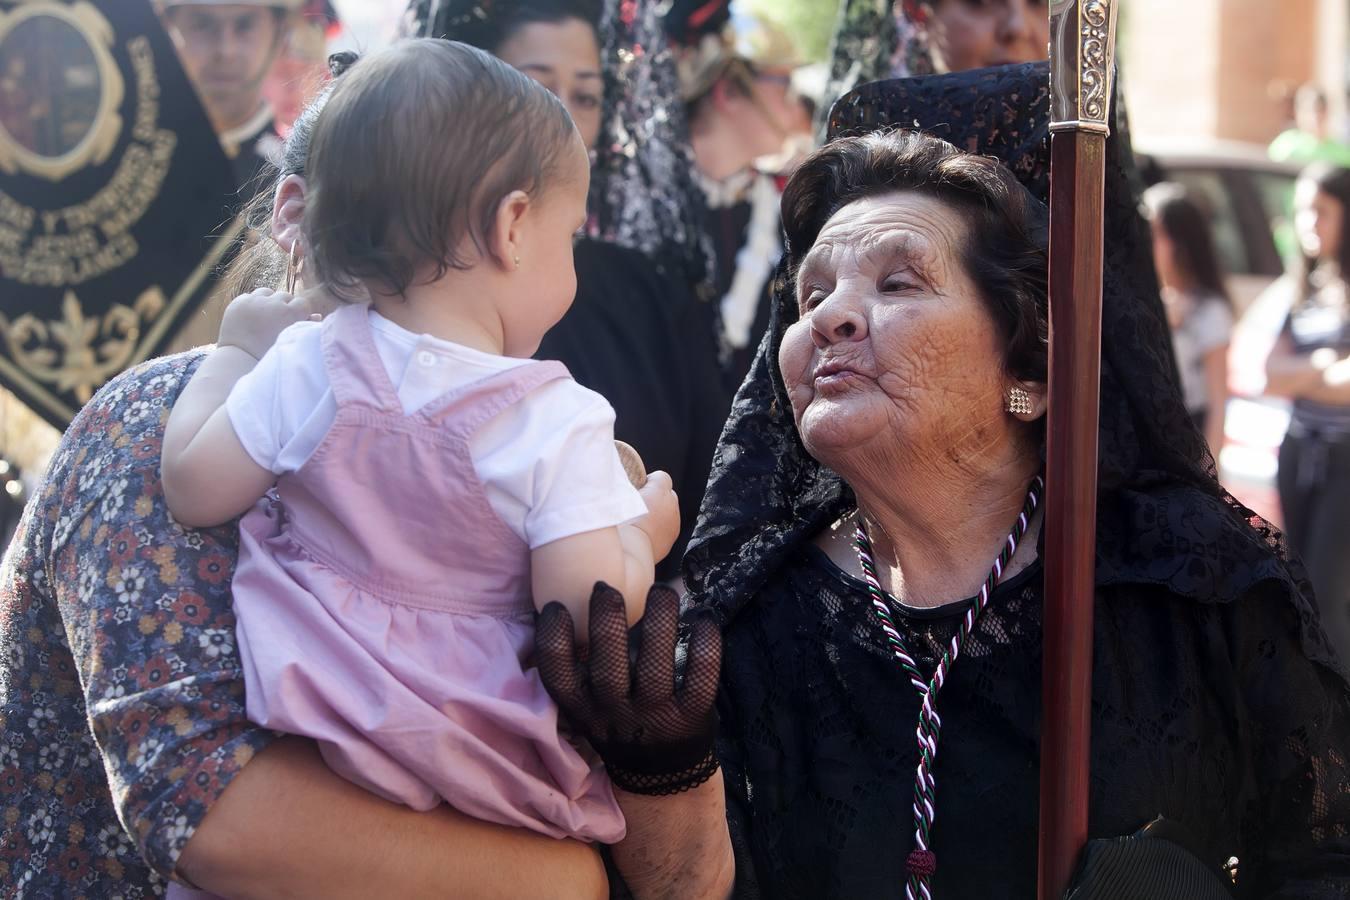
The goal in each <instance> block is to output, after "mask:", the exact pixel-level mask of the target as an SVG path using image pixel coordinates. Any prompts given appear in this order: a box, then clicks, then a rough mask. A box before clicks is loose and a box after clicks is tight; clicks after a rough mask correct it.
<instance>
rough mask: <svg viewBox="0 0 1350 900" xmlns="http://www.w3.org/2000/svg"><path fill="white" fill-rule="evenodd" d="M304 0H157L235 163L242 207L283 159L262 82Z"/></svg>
mask: <svg viewBox="0 0 1350 900" xmlns="http://www.w3.org/2000/svg"><path fill="white" fill-rule="evenodd" d="M300 3H301V0H160V8H161V10H162V15H163V20H164V25H165V28H166V29H167V30H168V31H169V34H170V35H172V36H173V39H174V44H175V45H176V46H177V48H178V56H179V59H180V60H182V63H183V68H184V69H185V70H187V74H188V77H189V78H191V79H192V83H193V85H194V86H195V87H196V89H197V95H198V96H199V97H200V98H201V101H202V106H203V107H204V108H205V109H206V114H207V117H208V118H210V120H211V124H212V125H213V126H214V127H215V129H216V134H217V135H218V136H219V137H220V143H221V146H222V147H224V149H225V154H226V156H228V157H229V158H230V159H231V161H232V162H233V164H234V171H235V179H236V183H237V184H238V186H239V189H240V197H239V204H240V205H243V204H244V203H247V202H248V200H249V199H250V198H251V196H252V195H253V193H255V192H256V191H258V190H260V189H262V188H263V187H265V186H267V184H266V183H267V180H268V179H267V174H268V172H269V171H271V170H272V169H273V167H275V166H276V164H277V162H278V161H279V159H280V156H281V138H280V136H279V135H278V134H277V130H276V125H275V115H274V113H273V110H272V107H271V105H270V104H269V103H268V102H267V101H266V100H265V99H264V98H263V82H264V81H265V80H266V78H267V74H268V72H270V71H271V69H272V64H273V63H274V62H275V61H276V58H277V55H278V54H279V53H280V52H281V49H282V47H283V46H284V44H285V41H286V37H287V33H288V31H289V30H290V26H291V20H292V17H293V15H294V14H295V11H296V10H297V9H298V8H299V6H300Z"/></svg>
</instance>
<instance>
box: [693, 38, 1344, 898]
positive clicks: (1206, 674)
mask: <svg viewBox="0 0 1350 900" xmlns="http://www.w3.org/2000/svg"><path fill="white" fill-rule="evenodd" d="M1047 81H1048V72H1047V68H1046V66H1045V64H1044V63H1041V64H1031V65H1025V66H1014V67H1005V68H1000V69H988V70H982V71H977V72H969V73H962V74H960V75H947V76H927V77H921V78H914V79H906V80H899V81H890V82H882V83H878V84H871V85H866V86H864V87H862V88H859V89H858V90H856V91H854V92H852V93H851V94H849V95H848V96H846V97H844V98H843V99H841V100H840V101H839V102H838V103H837V104H836V105H835V107H834V109H833V111H832V114H831V122H830V126H831V134H832V135H839V134H845V133H854V132H858V131H865V130H870V129H879V128H889V127H906V128H921V129H924V130H927V131H930V132H931V133H933V134H936V135H938V136H941V137H943V138H945V139H946V140H948V141H950V142H952V143H953V144H955V145H956V146H957V147H960V148H963V149H965V150H967V151H970V152H975V153H981V154H987V155H992V156H996V157H997V158H998V159H1000V161H1001V162H1003V163H1004V164H1005V165H1007V166H1008V167H1009V168H1010V169H1011V170H1012V171H1013V172H1015V173H1016V174H1017V176H1018V178H1019V179H1020V180H1021V182H1022V184H1023V185H1024V186H1026V188H1027V189H1028V190H1029V191H1030V192H1031V193H1032V194H1034V195H1035V196H1037V197H1039V198H1041V200H1042V201H1044V200H1045V199H1046V198H1047V195H1048V188H1049V175H1050V173H1049V153H1048V140H1047V138H1048V120H1049V113H1048V95H1047V91H1046V84H1047ZM1106 179H1107V184H1106V197H1107V207H1106V259H1105V284H1104V297H1103V360H1102V384H1101V398H1102V404H1101V422H1100V448H1101V451H1100V452H1101V458H1100V471H1099V474H1100V479H1099V490H1100V496H1099V501H1098V510H1099V519H1098V528H1097V568H1096V577H1097V585H1098V588H1097V596H1096V604H1095V609H1096V624H1095V642H1096V655H1095V659H1094V673H1095V678H1094V687H1093V760H1092V764H1093V779H1092V801H1091V802H1092V822H1091V828H1092V835H1093V836H1094V837H1113V836H1118V835H1124V834H1128V833H1130V832H1132V831H1134V830H1135V829H1137V828H1139V827H1140V826H1142V825H1143V824H1145V823H1146V822H1147V821H1149V820H1150V819H1152V818H1153V817H1154V816H1157V815H1164V816H1166V817H1167V818H1168V819H1169V820H1175V821H1178V822H1180V823H1182V825H1184V826H1185V827H1186V828H1187V829H1189V830H1191V831H1192V832H1193V833H1194V834H1195V836H1196V838H1197V840H1198V841H1199V847H1200V852H1201V853H1202V855H1203V857H1204V860H1205V862H1206V863H1207V864H1211V865H1212V866H1213V867H1215V868H1217V867H1218V866H1220V865H1222V864H1223V863H1224V861H1225V860H1226V859H1227V856H1226V854H1229V853H1231V854H1232V855H1234V856H1237V857H1239V864H1238V873H1239V874H1238V885H1237V894H1238V895H1239V896H1244V897H1278V898H1290V900H1292V898H1295V897H1299V898H1310V897H1316V898H1334V897H1350V836H1348V825H1350V700H1348V699H1347V696H1348V693H1347V689H1346V682H1345V679H1344V676H1343V674H1342V670H1341V668H1340V665H1339V663H1338V662H1337V661H1336V659H1335V657H1334V654H1333V651H1332V649H1331V647H1330V646H1329V644H1328V643H1327V640H1326V637H1325V635H1324V634H1323V632H1322V629H1321V627H1320V625H1319V624H1318V622H1317V617H1316V613H1315V611H1314V607H1313V605H1312V604H1311V602H1310V591H1309V588H1308V585H1307V581H1306V579H1305V577H1304V574H1303V571H1302V568H1301V566H1300V565H1299V564H1298V563H1297V562H1296V561H1294V560H1292V559H1290V557H1289V554H1288V552H1287V550H1286V548H1285V545H1284V541H1283V538H1282V536H1281V535H1280V534H1279V532H1278V531H1276V530H1275V529H1274V528H1273V527H1271V526H1270V525H1269V524H1268V523H1266V522H1264V521H1263V520H1261V519H1260V518H1259V517H1257V516H1256V515H1254V514H1253V513H1252V512H1251V511H1250V510H1247V509H1246V508H1244V507H1243V506H1242V505H1241V504H1239V503H1238V502H1237V501H1236V500H1234V499H1233V498H1232V497H1231V496H1230V495H1229V494H1228V493H1227V492H1226V491H1224V490H1223V489H1222V488H1221V487H1220V486H1219V484H1218V482H1217V480H1216V479H1215V473H1214V463H1213V460H1212V459H1211V458H1210V456H1209V455H1208V452H1207V451H1206V449H1205V447H1204V443H1203V441H1202V439H1201V437H1200V435H1199V433H1198V432H1197V431H1196V429H1195V428H1194V426H1193V425H1192V424H1191V423H1190V421H1189V419H1188V417H1187V416H1186V412H1185V408H1184V406H1183V404H1182V401H1181V396H1180V392H1179V388H1178V384H1177V378H1176V375H1175V365H1174V362H1173V359H1172V353H1171V344H1170V340H1169V337H1168V333H1167V326H1166V323H1165V320H1164V316H1163V310H1162V306H1161V303H1160V300H1159V297H1158V292H1157V288H1156V281H1155V276H1154V271H1153V266H1152V259H1151V252H1150V251H1151V248H1150V241H1149V234H1148V231H1147V226H1146V225H1145V223H1144V222H1143V220H1142V219H1141V217H1140V216H1139V213H1138V208H1137V204H1136V202H1135V197H1136V192H1135V191H1133V190H1132V189H1131V185H1132V183H1133V162H1132V159H1131V156H1130V153H1129V148H1128V141H1127V140H1125V139H1123V138H1122V137H1121V135H1120V131H1119V129H1117V130H1116V133H1115V135H1114V136H1113V137H1112V139H1111V140H1110V142H1109V144H1108V149H1107V173H1106ZM796 251H797V248H794V252H796ZM796 308H797V306H796V302H795V298H794V297H793V292H792V285H791V283H790V282H789V281H788V280H787V279H786V278H785V277H783V273H782V272H781V271H780V273H779V278H778V281H777V289H776V293H775V303H774V308H773V320H772V323H771V325H770V329H769V332H768V334H767V335H766V336H765V339H764V341H763V343H762V344H761V346H760V348H759V352H758V355H757V357H756V359H755V362H754V365H753V367H752V369H751V371H750V374H749V376H748V377H747V379H746V381H745V382H744V384H743V385H742V386H741V389H740V391H739V393H738V395H737V398H736V401H735V405H734V407H733V410H732V414H731V417H730V419H729V421H728V423H727V426H726V428H725V429H724V431H723V434H722V439H721V443H720V445H719V448H718V451H717V455H716V457H715V460H714V466H713V474H712V479H711V481H710V484H709V487H708V491H707V494H706V495H705V497H704V501H703V506H702V510H701V515H700V519H699V523H698V526H697V528H696V531H695V535H694V538H693V541H692V542H691V545H690V550H689V552H688V554H687V555H686V557H685V573H686V582H687V584H688V585H689V587H690V590H691V602H692V603H693V604H694V605H701V606H703V607H705V608H707V609H709V610H711V612H712V613H713V614H714V615H715V616H716V617H717V618H718V619H719V620H720V621H721V622H722V623H723V626H724V632H725V635H726V647H725V656H724V667H723V680H722V694H721V701H720V703H719V712H720V715H721V717H722V726H721V727H722V736H721V739H720V741H719V754H720V755H721V757H722V764H723V768H724V770H725V777H726V782H727V786H728V805H729V815H730V819H731V825H732V834H733V843H734V845H735V847H736V851H737V866H738V868H737V879H738V882H737V895H738V896H740V897H758V896H765V897H804V898H805V897H810V898H826V897H872V896H900V894H901V891H902V881H903V871H902V865H903V860H904V858H905V855H906V854H907V853H908V852H909V850H910V849H911V846H912V826H911V824H910V823H909V803H910V793H911V785H912V778H913V771H914V764H915V753H916V750H915V743H914V737H913V723H914V719H915V715H916V712H917V710H916V702H917V701H916V700H915V699H914V692H913V691H912V690H909V688H908V685H907V684H906V683H905V682H904V679H903V678H902V677H901V676H900V674H899V673H898V672H897V670H896V666H895V662H894V660H893V659H891V658H890V653H889V652H888V651H887V648H886V646H885V644H884V641H883V639H882V636H881V634H880V632H879V630H878V629H877V628H876V624H875V622H874V621H872V618H871V616H870V614H869V609H868V606H867V599H866V592H865V589H864V588H863V586H862V585H861V583H855V581H854V580H851V579H850V578H849V577H848V576H846V575H844V574H843V573H841V572H839V571H838V570H837V569H833V568H832V566H831V565H830V564H829V563H828V561H826V560H825V559H824V557H823V556H822V555H821V554H819V552H818V551H816V550H815V548H814V547H812V546H811V543H810V542H811V539H812V538H813V537H814V536H815V535H816V534H817V533H818V532H819V531H820V530H821V529H822V528H823V527H825V526H826V525H827V524H828V523H830V522H833V521H834V520H836V519H837V518H839V517H840V516H841V515H842V514H844V513H845V512H847V511H848V510H849V509H850V508H851V507H852V505H853V502H854V501H853V498H852V496H851V493H850V491H849V489H848V487H847V485H846V484H844V483H843V482H842V481H841V479H840V478H839V477H838V476H837V475H835V474H834V473H833V472H831V471H829V470H827V469H825V468H823V467H822V466H820V465H819V464H818V463H816V462H815V460H813V459H811V457H810V456H809V455H808V454H807V453H806V451H805V449H804V448H803V446H802V444H801V442H800V440H799V439H798V437H797V433H796V429H795V427H794V424H793V420H792V414H791V407H790V405H789V404H788V402H787V398H786V393H785V391H784V389H783V385H782V383H781V380H780V378H779V374H778V370H777V365H776V360H777V356H778V347H779V342H780V340H781V336H782V334H783V332H784V330H785V329H786V327H787V326H788V324H789V323H790V322H792V321H793V320H794V319H795V317H796ZM1047 478H1051V479H1052V478H1054V472H1049V473H1047ZM1028 571H1031V570H1028ZM1042 594H1043V591H1042V584H1041V574H1040V569H1039V566H1037V567H1036V568H1035V571H1034V572H1031V574H1029V575H1027V577H1026V578H1025V579H1023V580H1020V581H1018V583H1009V584H1007V585H1004V586H1001V587H1000V588H999V590H998V591H997V592H996V594H995V597H994V600H993V603H992V604H991V606H990V609H989V611H988V612H987V613H986V614H985V618H984V619H983V620H982V623H981V625H980V628H979V629H978V630H977V633H976V634H975V635H973V636H972V643H971V645H970V650H969V652H968V654H966V656H964V657H963V659H962V663H961V664H960V665H957V666H956V667H955V669H954V670H953V673H952V675H951V677H950V679H949V681H948V684H947V687H946V688H945V690H944V693H943V717H944V723H945V724H944V729H943V732H944V735H943V746H942V756H941V757H940V759H939V760H938V763H937V777H938V780H939V782H940V783H941V784H942V785H943V788H942V792H941V794H940V809H939V812H938V816H937V824H936V830H935V836H936V837H935V844H934V848H935V849H936V851H937V855H938V868H937V874H936V875H935V880H934V887H935V889H937V893H938V894H940V895H941V896H942V897H944V898H952V897H975V896H979V897H1026V896H1032V895H1033V894H1034V883H1035V833H1036V809H1037V796H1036V779H1037V765H1038V759H1039V752H1038V740H1039V730H1040V721H1039V716H1040V684H1041V680H1040V679H1041V672H1040V660H1041V650H1042V647H1041V643H1040V640H1041V638H1040V634H1041V622H1040V609H1041V600H1042ZM960 612H961V611H960V610H959V609H951V608H944V609H943V610H941V611H934V612H933V613H930V614H926V615H925V614H916V615H913V616H902V617H900V618H899V619H898V620H897V622H896V624H897V627H898V628H900V630H901V631H902V633H903V634H904V636H905V641H906V644H907V645H909V646H911V647H914V648H919V650H920V655H921V656H922V655H924V654H923V649H924V648H928V650H929V651H930V652H929V653H928V656H929V657H931V656H932V653H933V652H934V651H935V648H938V647H940V646H941V645H942V643H943V642H944V641H946V640H947V639H949V638H950V635H951V632H952V630H953V629H954V628H955V627H956V626H957V623H958V622H959V620H960ZM932 662H933V660H932V659H931V658H929V659H921V660H920V663H921V666H922V667H924V668H925V669H927V668H929V667H931V665H932ZM954 860H955V862H953V861H954ZM1244 867H1245V869H1244ZM1244 872H1245V874H1244Z"/></svg>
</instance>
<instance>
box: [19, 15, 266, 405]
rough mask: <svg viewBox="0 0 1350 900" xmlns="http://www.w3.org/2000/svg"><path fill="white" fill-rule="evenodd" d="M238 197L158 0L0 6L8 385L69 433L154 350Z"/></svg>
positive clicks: (226, 227) (199, 278)
mask: <svg viewBox="0 0 1350 900" xmlns="http://www.w3.org/2000/svg"><path fill="white" fill-rule="evenodd" d="M234 192H235V184H234V176H233V174H232V172H231V169H230V165H229V163H228V161H227V160H226V158H225V154H224V152H223V151H222V150H221V147H220V142H219V141H218V140H217V138H216V135H215V132H214V131H213V130H212V128H211V125H210V123H209V122H208V121H207V118H206V115H205V113H204V112H203V111H202V109H201V106H200V104H199V102H198V100H197V97H196V95H195V93H194V92H193V89H192V86H191V84H190V83H189V81H188V79H187V76H186V75H185V74H184V73H183V70H182V68H181V66H180V65H179V62H178V58H177V56H176V55H175V54H174V50H173V46H172V44H171V43H170V40H169V37H168V35H167V34H166V33H165V32H164V30H163V28H162V27H161V25H160V23H159V19H158V17H157V16H156V15H155V12H154V10H153V9H152V8H151V5H150V0H97V2H90V0H76V2H68V0H20V2H17V3H15V2H13V0H0V384H3V385H4V387H6V388H8V389H10V390H11V391H13V392H14V393H15V394H17V395H18V396H19V397H20V398H22V399H23V401H24V402H25V403H27V404H29V405H30V406H32V408H33V409H34V410H36V411H37V412H38V413H39V414H40V415H42V416H43V417H44V418H46V419H47V420H48V421H50V422H52V424H54V425H56V426H57V427H58V428H64V427H65V426H66V424H68V423H69V421H70V419H71V418H72V417H73V416H74V414H75V412H76V411H77V410H78V409H79V408H80V407H81V406H82V405H83V404H84V403H85V402H86V401H87V400H88V399H89V397H90V396H91V395H92V394H93V392H94V391H95V390H97V389H98V387H99V386H100V385H102V384H103V383H104V382H105V381H107V380H108V379H109V378H111V377H112V376H113V375H116V374H117V373H118V372H121V371H122V370H123V369H125V368H127V367H128V366H131V365H134V364H136V363H138V362H140V361H142V360H144V359H146V358H148V357H150V356H153V355H154V354H155V353H156V352H158V351H159V350H160V348H161V347H163V346H164V344H165V342H166V341H167V340H168V339H169V338H170V337H171V336H172V335H173V333H174V331H175V329H176V327H177V326H178V325H179V324H180V323H181V322H182V320H183V318H184V316H185V314H186V313H188V312H190V311H191V310H193V309H194V308H196V307H197V305H198V304H199V303H200V301H201V299H202V298H203V297H204V295H205V294H206V293H207V291H208V290H209V289H210V287H211V285H212V283H213V280H214V276H215V274H216V271H217V269H218V267H219V266H220V264H221V263H222V262H223V261H225V259H226V257H227V255H228V254H229V253H230V252H231V250H232V248H233V243H234V239H235V237H236V236H237V234H238V228H239V226H238V223H237V222H235V221H232V219H231V216H230V214H229V212H228V211H227V210H228V209H229V207H230V205H231V204H232V203H235V202H237V198H235V196H234Z"/></svg>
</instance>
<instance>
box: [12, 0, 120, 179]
mask: <svg viewBox="0 0 1350 900" xmlns="http://www.w3.org/2000/svg"><path fill="white" fill-rule="evenodd" d="M44 19H45V20H47V21H46V22H43V21H42V20H44ZM44 27H45V29H46V33H47V35H48V36H51V35H55V34H57V33H59V32H60V31H61V30H63V29H64V30H67V31H69V32H73V34H68V35H66V36H65V37H66V38H67V40H69V38H71V37H75V38H76V39H78V40H79V41H80V42H82V43H81V46H79V47H78V48H76V49H75V53H76V54H77V55H78V56H81V57H83V56H84V55H86V54H87V56H88V62H89V64H92V67H93V71H92V72H90V71H88V66H87V65H82V64H80V63H82V62H83V60H74V59H67V60H65V62H66V63H67V66H66V67H65V68H64V69H61V70H60V75H61V76H62V79H61V82H62V84H61V86H62V88H63V89H64V90H65V91H66V92H67V97H68V98H75V99H72V100H71V101H70V103H69V104H67V103H66V99H67V98H58V97H57V96H55V92H53V94H52V95H49V96H45V97H43V96H33V95H29V94H28V93H26V89H27V88H29V87H31V84H30V83H28V82H27V81H26V79H31V75H32V73H29V72H28V71H27V67H28V65H29V64H30V63H32V62H34V59H33V58H32V56H26V55H25V54H24V52H23V51H24V50H26V49H31V48H33V47H34V46H36V44H35V37H34V34H36V33H40V31H39V30H40V29H43V28H44ZM21 29H23V30H24V33H23V34H20V35H19V36H18V37H15V35H16V33H18V32H19V31H20V30H21ZM29 32H32V33H34V34H30V33H29ZM12 37H13V38H14V40H13V41H12V42H11V44H10V46H8V47H7V46H6V42H7V41H10V39H11V38H12ZM114 37H115V36H114V33H113V27H112V25H110V24H109V23H108V20H107V19H106V18H104V17H103V14H102V13H100V12H99V11H98V9H97V8H95V7H94V6H93V4H91V3H88V2H86V0H80V2H78V3H75V4H74V5H71V6H68V5H66V4H62V3H56V2H53V0H33V2H29V3H26V4H22V5H20V6H19V7H18V8H17V9H14V10H13V11H11V12H0V59H3V61H4V63H5V65H4V68H3V70H0V90H3V92H4V98H5V100H6V101H11V100H15V99H17V100H19V101H22V100H25V99H26V100H27V101H28V102H27V104H26V105H24V104H22V103H13V102H6V103H4V104H0V106H2V107H3V108H5V109H6V110H7V111H8V112H9V116H7V117H0V171H4V172H6V173H7V174H10V175H15V174H18V173H20V172H23V173H25V174H28V175H34V176H36V177H39V178H45V179H47V180H49V181H60V180H62V179H63V178H65V177H66V176H68V175H70V174H71V173H73V172H78V171H80V170H81V169H84V168H85V167H86V166H89V165H99V164H102V163H104V162H106V161H107V159H108V156H109V155H110V154H111V153H112V151H113V148H114V147H115V146H116V145H117V139H118V136H119V135H120V134H121V133H122V117H121V115H120V114H119V113H118V109H119V108H120V107H121V105H122V98H123V95H124V92H125V85H124V84H123V81H122V73H121V71H120V70H119V69H118V67H117V63H116V61H115V60H114V59H113V57H112V47H113V41H114ZM43 49H47V50H50V49H51V48H49V47H44V48H43ZM66 49H70V47H69V46H67V48H66ZM46 62H52V60H50V59H48V60H46ZM91 77H92V78H93V81H92V82H91V81H90V80H89V79H90V78H91ZM82 95H96V96H97V99H96V100H95V109H94V111H93V114H92V116H89V117H87V118H82V119H69V118H65V117H62V116H61V115H58V113H60V112H62V111H64V110H63V109H62V107H64V106H66V105H70V106H73V107H78V106H79V105H80V103H81V102H82V101H83V102H87V101H88V100H90V99H93V97H92V96H83V97H82ZM6 118H7V119H8V121H6ZM16 128H17V129H18V130H19V134H13V133H11V130H10V129H16ZM25 132H28V133H27V134H26V135H25ZM25 136H26V137H27V138H28V142H27V143H25V141H24V140H23V138H24V137H25ZM44 143H45V144H48V145H54V146H42V145H43V144H44Z"/></svg>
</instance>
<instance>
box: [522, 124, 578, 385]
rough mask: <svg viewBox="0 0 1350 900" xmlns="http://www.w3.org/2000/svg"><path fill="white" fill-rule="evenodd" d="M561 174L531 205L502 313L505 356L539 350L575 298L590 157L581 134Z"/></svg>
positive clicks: (569, 148) (556, 175) (568, 154)
mask: <svg viewBox="0 0 1350 900" xmlns="http://www.w3.org/2000/svg"><path fill="white" fill-rule="evenodd" d="M564 153H565V158H564V159H563V160H561V161H560V162H559V165H558V171H557V174H555V175H554V176H553V179H552V180H551V181H550V183H549V184H548V186H547V187H546V188H545V189H544V190H543V191H542V192H540V193H539V194H538V197H537V202H535V203H533V204H531V206H530V209H529V212H528V213H526V216H527V217H528V220H529V221H528V223H527V231H526V235H525V237H524V239H523V241H522V245H521V250H520V267H519V269H517V270H516V274H517V276H518V277H517V281H518V283H519V285H520V287H519V289H518V290H516V291H515V292H514V293H513V295H512V299H511V301H510V302H509V305H508V306H507V307H506V308H503V309H501V310H500V313H501V317H502V330H503V338H504V347H503V350H504V352H505V354H506V355H507V356H514V357H518V358H522V359H523V358H525V357H529V356H533V355H534V354H535V352H536V351H537V350H538V349H539V342H540V341H541V340H543V338H544V334H545V333H546V332H547V331H548V330H549V329H550V328H552V327H553V326H554V325H556V324H558V321H559V320H560V319H562V317H563V314H564V313H566V312H567V310H568V309H569V308H570V307H571V306H572V301H573V300H574V299H576V294H577V272H576V268H575V266H574V265H573V261H572V260H573V256H572V250H573V242H574V240H575V238H576V235H577V232H578V231H580V229H581V228H582V227H583V226H584V225H585V224H586V194H587V191H588V190H589V188H590V183H591V166H590V158H589V157H588V156H587V154H586V148H585V146H583V145H582V143H581V138H580V136H579V135H575V133H574V137H573V141H572V144H571V146H569V147H568V148H566V150H565V151H564Z"/></svg>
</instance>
